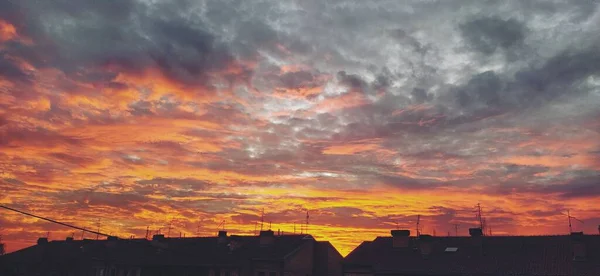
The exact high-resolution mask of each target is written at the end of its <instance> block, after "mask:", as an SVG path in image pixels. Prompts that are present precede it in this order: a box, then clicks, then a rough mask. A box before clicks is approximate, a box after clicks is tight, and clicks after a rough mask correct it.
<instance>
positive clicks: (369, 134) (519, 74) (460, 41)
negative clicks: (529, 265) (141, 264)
mask: <svg viewBox="0 0 600 276" xmlns="http://www.w3.org/2000/svg"><path fill="white" fill-rule="evenodd" d="M599 3H600V2H599V1H592V0H590V1H585V0H581V1H559V0H556V1H545V0H544V1H538V0H530V1H481V0H474V1H467V0H460V1H459V0H449V1H431V0H429V1H392V0H356V1H341V0H335V1H334V0H328V1H316V0H284V1H280V0H260V1H258V0H257V1H254V0H243V1H242V0H216V1H213V0H198V1H166V0H106V1H95V0H78V1H67V0H52V1H33V0H19V1H17V0H14V1H12V0H0V204H2V205H6V206H10V207H12V208H17V209H21V210H24V211H28V212H32V213H35V214H37V215H41V216H46V217H49V218H53V219H56V220H60V221H62V222H66V223H71V224H74V225H78V226H81V227H86V228H88V229H93V230H98V229H100V230H101V232H106V233H110V234H112V235H118V236H120V237H127V238H128V237H131V236H135V237H144V236H145V234H146V229H147V228H149V229H150V231H151V232H152V233H156V232H157V231H161V232H162V233H164V234H167V233H168V228H169V225H171V228H172V229H171V233H170V235H171V236H179V235H186V236H194V235H209V236H210V235H216V232H217V230H218V229H221V228H224V229H226V230H227V231H228V232H229V233H230V234H254V233H255V229H256V228H257V227H258V228H259V229H260V224H257V222H259V221H260V220H261V216H262V213H263V210H264V221H265V223H264V225H263V228H264V229H267V228H269V227H270V228H271V229H273V230H275V231H277V230H280V231H283V232H284V234H287V233H293V232H294V229H296V233H300V231H301V229H303V228H305V226H301V225H302V224H303V223H305V222H306V213H307V211H308V213H309V216H310V217H309V225H308V227H307V228H308V229H306V230H304V229H303V230H302V231H303V232H307V233H309V234H312V235H313V236H315V238H317V239H319V240H329V241H331V242H332V243H333V245H334V246H335V247H336V248H337V249H338V250H339V251H340V252H341V253H342V254H344V255H345V254H347V253H348V252H349V251H350V250H352V249H353V248H354V247H355V246H356V245H358V244H359V243H360V242H361V241H364V240H372V239H374V238H375V237H377V236H382V235H384V236H385V235H389V231H390V230H392V229H410V230H411V231H412V234H413V235H414V234H415V232H416V221H417V217H418V216H420V226H421V229H420V231H421V233H425V234H435V235H442V236H445V235H456V234H458V235H467V234H468V228H469V227H476V226H477V225H478V223H479V222H478V220H477V219H476V213H475V206H476V205H477V204H478V203H479V204H481V207H482V212H483V217H484V218H485V220H486V224H487V225H488V230H487V231H489V230H491V231H492V234H493V235H542V234H567V233H568V232H569V227H568V219H567V215H566V213H567V212H568V211H570V213H571V215H572V216H574V217H576V218H577V219H579V220H581V221H583V223H582V222H579V221H576V220H573V231H584V232H586V233H598V225H600V204H598V202H600V46H598V45H600V4H599ZM455 225H458V226H457V227H455ZM0 234H1V235H2V238H3V240H4V242H5V243H6V244H7V249H8V251H14V250H17V249H19V248H23V247H26V246H30V245H32V244H34V243H35V241H36V240H37V238H38V237H41V236H46V235H49V236H50V239H64V238H65V237H66V236H69V235H72V234H73V230H72V229H68V228H64V227H62V226H60V225H55V224H51V223H48V222H44V221H42V220H38V219H35V218H31V217H26V216H23V215H20V214H17V213H11V212H8V211H6V210H0ZM81 237H82V233H81V232H80V231H76V233H75V238H77V239H80V238H81ZM84 237H85V238H95V237H94V236H93V235H91V234H87V235H85V236H84Z"/></svg>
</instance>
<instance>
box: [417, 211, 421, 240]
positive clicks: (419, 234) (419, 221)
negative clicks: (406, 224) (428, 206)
mask: <svg viewBox="0 0 600 276" xmlns="http://www.w3.org/2000/svg"><path fill="white" fill-rule="evenodd" d="M420 223H421V215H417V237H420V236H421V232H419V231H421V230H420V229H419V224H420Z"/></svg>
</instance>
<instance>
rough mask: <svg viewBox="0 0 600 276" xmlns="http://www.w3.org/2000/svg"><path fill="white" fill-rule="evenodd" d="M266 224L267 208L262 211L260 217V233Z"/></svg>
mask: <svg viewBox="0 0 600 276" xmlns="http://www.w3.org/2000/svg"><path fill="white" fill-rule="evenodd" d="M264 223H265V208H263V209H262V213H261V216H260V231H262V230H263V224H264Z"/></svg>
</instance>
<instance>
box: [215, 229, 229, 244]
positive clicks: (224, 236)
mask: <svg viewBox="0 0 600 276" xmlns="http://www.w3.org/2000/svg"><path fill="white" fill-rule="evenodd" d="M217 241H218V243H219V244H224V243H227V231H219V235H218V239H217Z"/></svg>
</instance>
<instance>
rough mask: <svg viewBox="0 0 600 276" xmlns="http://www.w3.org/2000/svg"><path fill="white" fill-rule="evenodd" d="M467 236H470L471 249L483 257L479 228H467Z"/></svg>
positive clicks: (481, 235)
mask: <svg viewBox="0 0 600 276" xmlns="http://www.w3.org/2000/svg"><path fill="white" fill-rule="evenodd" d="M469 235H471V244H472V245H473V248H474V249H475V250H476V251H479V254H481V255H483V231H482V230H481V228H469Z"/></svg>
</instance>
